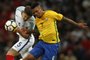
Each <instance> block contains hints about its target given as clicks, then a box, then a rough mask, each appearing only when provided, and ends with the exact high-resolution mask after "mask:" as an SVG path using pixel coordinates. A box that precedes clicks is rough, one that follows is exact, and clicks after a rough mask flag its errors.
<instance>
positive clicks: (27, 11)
mask: <svg viewBox="0 0 90 60" xmlns="http://www.w3.org/2000/svg"><path fill="white" fill-rule="evenodd" d="M21 15H22V18H23V20H24V21H27V20H28V19H29V18H30V17H31V16H32V11H31V8H30V6H26V7H25V10H24V11H23V12H22V13H21Z"/></svg>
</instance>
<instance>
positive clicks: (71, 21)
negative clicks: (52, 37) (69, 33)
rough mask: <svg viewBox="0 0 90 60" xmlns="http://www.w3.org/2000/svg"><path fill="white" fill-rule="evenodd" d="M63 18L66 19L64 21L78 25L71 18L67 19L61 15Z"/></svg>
mask: <svg viewBox="0 0 90 60" xmlns="http://www.w3.org/2000/svg"><path fill="white" fill-rule="evenodd" d="M63 20H64V21H66V22H68V23H71V24H73V25H75V26H78V23H77V22H75V21H73V20H72V19H69V18H67V17H63Z"/></svg>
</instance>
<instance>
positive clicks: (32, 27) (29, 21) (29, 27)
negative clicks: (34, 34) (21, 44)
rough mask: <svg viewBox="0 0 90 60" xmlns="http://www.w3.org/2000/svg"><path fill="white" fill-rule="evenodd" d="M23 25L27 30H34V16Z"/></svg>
mask: <svg viewBox="0 0 90 60" xmlns="http://www.w3.org/2000/svg"><path fill="white" fill-rule="evenodd" d="M24 27H27V28H28V29H29V30H34V28H35V18H34V16H32V17H31V18H30V19H29V20H28V21H26V22H25V25H24Z"/></svg>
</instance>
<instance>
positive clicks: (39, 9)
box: [31, 3, 44, 18]
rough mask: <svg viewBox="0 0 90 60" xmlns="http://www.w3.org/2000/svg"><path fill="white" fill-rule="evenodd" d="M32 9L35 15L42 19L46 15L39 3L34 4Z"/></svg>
mask: <svg viewBox="0 0 90 60" xmlns="http://www.w3.org/2000/svg"><path fill="white" fill-rule="evenodd" d="M31 9H32V12H33V14H34V15H35V16H36V17H39V18H40V17H42V15H43V14H44V10H43V8H42V7H41V6H40V4H39V3H32V4H31Z"/></svg>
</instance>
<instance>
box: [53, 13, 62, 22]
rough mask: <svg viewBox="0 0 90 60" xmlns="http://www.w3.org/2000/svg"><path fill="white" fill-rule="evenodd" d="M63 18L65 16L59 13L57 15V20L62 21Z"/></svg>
mask: <svg viewBox="0 0 90 60" xmlns="http://www.w3.org/2000/svg"><path fill="white" fill-rule="evenodd" d="M62 18H63V15H62V14H58V13H56V14H55V19H56V20H58V21H61V20H62Z"/></svg>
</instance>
